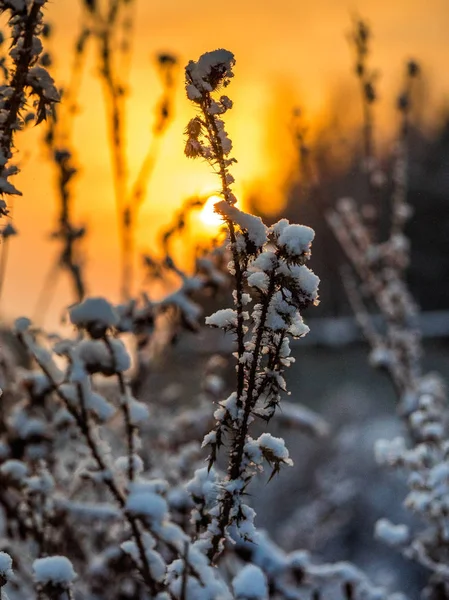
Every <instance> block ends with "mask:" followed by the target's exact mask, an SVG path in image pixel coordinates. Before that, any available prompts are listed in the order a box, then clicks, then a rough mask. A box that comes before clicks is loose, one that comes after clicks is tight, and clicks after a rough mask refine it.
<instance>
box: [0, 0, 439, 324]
mask: <svg viewBox="0 0 449 600" xmlns="http://www.w3.org/2000/svg"><path fill="white" fill-rule="evenodd" d="M135 1H136V7H137V8H136V10H137V15H136V20H135V39H134V51H133V60H132V68H131V76H130V86H129V87H130V92H129V98H128V101H127V108H128V112H127V157H128V171H129V176H130V177H129V181H130V183H132V181H133V180H134V178H135V176H136V174H137V173H138V171H139V167H140V164H141V162H142V160H143V157H144V156H145V153H146V151H147V149H148V147H149V145H150V143H151V136H152V126H153V120H154V111H155V107H156V106H157V102H158V98H159V94H160V84H159V81H158V78H157V75H156V73H155V69H154V64H153V63H152V60H153V57H154V56H155V54H156V53H157V52H159V51H161V50H162V51H165V50H167V51H170V52H174V53H175V54H177V55H178V56H179V60H180V65H181V68H180V69H179V71H178V80H177V88H176V97H175V118H174V120H173V121H172V123H171V124H170V127H169V129H168V131H167V133H166V135H164V137H163V139H162V140H161V145H160V152H159V155H158V158H157V162H156V165H155V170H154V174H153V176H152V179H151V181H150V185H149V189H148V195H147V198H146V200H145V203H144V204H143V206H142V210H141V214H140V219H139V227H138V231H137V245H138V248H139V249H142V250H143V249H145V248H153V247H154V245H155V244H156V243H157V240H158V237H157V236H158V232H160V231H161V230H162V229H163V228H164V227H165V226H166V225H167V224H168V223H170V222H171V218H172V214H173V212H174V211H175V210H177V209H178V208H179V207H180V206H181V205H182V203H183V201H184V200H185V198H188V197H191V196H194V195H196V194H198V195H200V194H202V193H204V190H208V195H209V196H213V195H214V192H213V190H216V189H217V188H218V186H219V181H218V179H217V176H216V175H215V174H214V173H212V172H211V170H210V168H209V167H208V166H207V165H206V164H205V163H204V162H203V161H193V160H189V159H187V158H186V157H185V156H184V153H183V149H184V135H183V132H184V129H185V126H186V124H187V122H188V120H189V119H190V118H191V117H192V116H193V115H194V114H195V109H194V107H193V106H192V105H191V104H190V103H189V102H188V101H187V99H186V98H185V93H184V89H183V82H182V78H183V65H184V64H186V63H187V62H188V60H189V59H197V58H198V56H199V55H200V54H202V53H203V52H205V51H207V50H210V49H213V48H217V47H226V48H229V49H230V50H232V51H233V52H234V53H235V55H236V59H237V62H236V67H235V78H234V79H233V81H232V84H231V86H230V87H229V90H228V92H227V93H228V95H229V96H230V97H231V98H232V99H233V101H234V108H233V109H232V110H231V111H230V112H229V116H228V114H227V115H226V129H227V131H228V132H229V135H230V137H231V139H232V140H233V152H232V155H233V156H235V158H236V159H237V160H238V163H237V164H236V165H235V166H233V167H232V173H233V175H234V177H235V179H236V185H235V192H236V194H237V196H238V197H239V198H240V199H241V201H242V204H243V205H245V202H246V201H247V199H248V197H249V196H250V195H254V194H258V196H260V199H261V202H262V203H263V206H264V210H265V209H266V212H270V210H272V209H273V208H275V207H277V206H280V205H282V201H283V193H284V182H285V181H286V180H287V178H288V177H291V176H292V173H293V174H294V172H295V164H296V162H295V161H296V154H295V147H294V143H293V140H292V133H291V129H290V127H291V114H292V110H293V108H294V107H295V106H301V107H302V108H303V109H304V114H305V118H306V121H307V122H308V123H309V125H310V135H311V138H312V141H313V139H314V138H315V137H319V135H320V131H322V130H323V129H325V126H326V124H328V123H329V122H330V121H331V120H332V119H333V118H334V116H335V113H336V114H337V116H338V117H339V118H340V119H341V120H342V121H343V123H344V125H345V128H346V130H350V131H357V130H356V129H355V128H356V127H358V126H359V125H360V112H361V111H360V106H359V98H358V87H357V82H356V81H355V78H354V77H353V74H352V70H353V64H352V62H353V57H352V55H351V52H350V50H349V48H348V44H347V40H346V39H345V34H346V33H347V31H348V30H349V28H350V25H351V20H350V19H351V15H352V14H353V12H356V13H357V14H360V15H361V16H362V17H364V18H365V17H366V18H367V20H368V21H369V23H370V25H371V27H372V30H373V34H374V39H373V44H372V45H373V55H372V58H371V59H370V61H371V64H372V66H373V67H376V68H379V70H380V71H381V78H380V81H379V84H380V88H381V104H380V105H379V110H378V114H377V122H378V125H379V128H380V131H386V130H388V128H390V130H392V129H393V128H392V127H391V126H392V124H394V118H395V117H394V108H393V107H394V99H395V95H396V92H397V90H398V87H399V85H400V81H401V76H402V67H403V64H404V61H405V60H407V59H408V58H410V57H411V56H412V57H414V58H416V59H417V60H419V61H420V62H421V63H422V66H423V71H424V74H425V78H426V80H427V81H428V82H429V84H428V86H427V87H426V88H425V94H426V96H425V99H424V105H423V106H424V109H425V114H424V115H423V118H424V120H426V119H427V121H428V122H430V120H431V119H432V118H433V117H434V115H435V114H436V112H437V111H438V109H439V107H441V106H442V105H443V104H444V101H445V100H446V101H447V99H448V98H449V71H448V69H447V68H446V60H445V57H446V56H448V55H449V36H447V16H448V5H447V0H426V2H425V3H424V0H398V1H397V2H395V3H393V2H390V3H380V2H378V0H351V2H350V3H347V2H346V1H340V0H316V2H314V3H313V4H312V5H311V4H308V5H307V6H305V5H304V4H303V3H298V2H297V1H296V0H280V1H279V2H277V3H274V4H273V3H268V2H266V3H260V2H256V0H245V1H244V2H242V1H241V0H228V2H227V3H226V8H223V11H222V13H221V16H220V25H219V27H218V26H217V14H216V12H217V10H220V9H219V7H217V9H216V10H214V11H211V9H210V2H206V0H194V2H193V3H191V2H189V3H187V2H184V1H183V0H168V1H166V2H158V1H157V2H151V3H150V2H147V1H146V0H135ZM47 14H48V17H49V20H50V21H51V22H52V24H53V25H54V31H55V37H54V39H53V40H52V41H51V48H50V50H51V53H52V56H53V58H54V68H53V71H52V72H53V75H54V76H55V79H56V81H57V82H58V83H60V84H64V83H65V82H67V80H68V78H69V73H70V66H71V60H72V48H73V45H74V41H75V39H76V35H77V25H78V22H79V8H78V2H75V1H74V0H58V2H53V3H49V5H48V9H47ZM96 73H97V64H96V57H95V52H94V49H93V48H90V49H89V52H88V55H87V64H86V67H85V69H84V74H83V78H82V81H81V87H80V95H79V107H80V110H79V114H78V115H77V117H76V121H75V131H74V139H73V143H74V148H75V151H76V159H77V163H78V164H79V167H80V173H79V175H78V177H77V179H76V181H75V182H74V186H73V193H74V197H75V198H76V202H75V215H74V217H75V220H76V222H77V223H79V222H81V223H84V224H86V226H87V228H88V231H89V233H88V237H87V238H86V244H85V250H84V252H85V263H86V269H87V288H88V292H89V293H91V294H96V295H100V294H101V295H106V296H108V297H110V298H111V300H113V301H117V300H118V289H119V285H118V281H119V270H120V254H119V238H118V230H117V217H116V213H115V200H114V189H113V184H112V170H111V161H110V152H109V147H108V133H107V126H106V118H105V114H104V100H103V97H102V90H101V84H100V83H99V81H98V79H97V77H96ZM43 135H44V131H43V128H42V127H41V126H39V127H36V128H33V129H32V130H30V131H26V132H24V133H23V134H21V135H20V136H19V137H18V139H17V147H18V150H19V152H18V155H17V156H18V160H19V163H20V165H21V168H22V173H21V174H20V175H19V176H17V178H16V181H15V183H16V185H17V187H18V188H19V189H20V190H21V191H22V192H23V196H22V197H20V198H17V199H15V208H14V217H13V219H14V220H13V222H14V226H15V227H16V228H17V230H18V231H19V233H20V236H18V237H17V238H14V239H13V240H12V241H11V248H10V260H9V265H8V273H7V278H6V282H5V288H4V296H3V298H2V306H1V310H2V314H3V315H5V316H6V317H8V318H12V317H16V316H18V315H22V314H26V315H32V313H33V310H34V304H35V298H36V296H37V294H38V293H39V290H40V289H41V288H42V285H43V281H44V278H45V275H46V273H47V272H48V270H49V268H51V265H52V264H53V263H54V261H55V260H56V256H57V252H56V250H57V246H56V244H55V243H54V242H52V243H50V242H49V232H50V231H51V230H52V229H53V227H54V223H55V217H56V214H57V206H56V200H55V193H54V188H53V186H54V173H53V171H52V169H51V167H50V165H49V163H48V161H47V160H46V159H45V158H44V151H43V150H42V147H41V144H40V140H41V138H42V136H43ZM207 206H208V208H207V209H206V207H205V208H204V209H203V211H201V213H199V214H198V215H197V218H196V220H197V221H198V223H197V224H194V225H193V235H196V232H197V233H198V235H201V236H203V235H206V234H207V232H211V231H212V230H213V227H215V226H216V225H215V223H212V220H213V219H215V215H214V214H213V213H212V214H211V213H210V212H209V211H210V209H211V207H210V206H209V201H208V205H207ZM206 210H207V211H208V212H204V211H206ZM218 221H219V219H218ZM138 262H139V261H138V258H137V257H136V275H137V278H136V279H137V281H136V286H135V287H136V290H137V289H139V282H140V281H141V280H142V274H141V273H140V272H139V271H138V267H137V265H138ZM71 302H72V296H71V292H70V288H69V285H68V283H67V277H66V275H65V274H62V275H60V277H59V280H58V284H57V289H56V292H55V298H54V300H53V303H52V306H53V307H55V309H56V311H55V315H56V317H55V318H54V320H53V321H52V322H51V323H50V324H51V325H54V326H56V323H57V321H58V320H59V316H60V314H61V312H62V309H63V307H64V306H67V305H68V304H70V303H71Z"/></svg>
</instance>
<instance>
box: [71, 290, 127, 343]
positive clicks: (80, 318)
mask: <svg viewBox="0 0 449 600" xmlns="http://www.w3.org/2000/svg"><path fill="white" fill-rule="evenodd" d="M69 314H70V320H71V322H72V323H73V324H74V325H76V326H77V327H79V328H84V329H86V330H87V331H88V333H89V334H90V335H91V336H92V337H93V338H100V337H103V336H104V334H105V333H106V331H107V330H108V329H109V328H111V327H115V326H116V325H117V324H118V322H119V315H118V313H117V311H116V310H115V308H114V307H113V306H112V305H111V304H110V303H109V302H108V301H107V300H105V298H86V299H85V300H83V301H82V302H80V303H79V304H76V305H75V306H72V307H71V308H70V309H69Z"/></svg>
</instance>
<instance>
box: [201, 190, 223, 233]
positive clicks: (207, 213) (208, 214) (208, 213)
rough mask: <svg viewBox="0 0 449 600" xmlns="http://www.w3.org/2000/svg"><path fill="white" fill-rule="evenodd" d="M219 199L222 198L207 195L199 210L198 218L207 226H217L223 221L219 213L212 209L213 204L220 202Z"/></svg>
mask: <svg viewBox="0 0 449 600" xmlns="http://www.w3.org/2000/svg"><path fill="white" fill-rule="evenodd" d="M220 200H222V198H220V196H209V198H208V199H207V200H206V204H205V205H204V206H203V209H202V210H201V212H200V219H201V221H202V223H203V224H204V225H207V226H208V227H219V226H220V225H221V224H222V223H223V221H222V219H221V217H220V215H217V213H216V212H215V210H214V206H215V204H216V203H217V202H220Z"/></svg>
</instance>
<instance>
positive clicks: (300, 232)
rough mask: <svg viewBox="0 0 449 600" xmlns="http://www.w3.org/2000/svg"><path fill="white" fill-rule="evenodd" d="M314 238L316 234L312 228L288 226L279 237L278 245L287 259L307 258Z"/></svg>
mask: <svg viewBox="0 0 449 600" xmlns="http://www.w3.org/2000/svg"><path fill="white" fill-rule="evenodd" d="M314 237H315V232H314V230H313V229H312V228H311V227H306V226H305V225H287V226H286V227H285V228H284V230H283V231H282V233H281V235H280V236H279V238H278V240H277V244H278V246H279V248H280V249H281V250H283V251H284V252H285V254H286V256H287V258H299V257H302V256H305V257H307V256H308V255H309V253H310V247H311V244H312V241H313V239H314Z"/></svg>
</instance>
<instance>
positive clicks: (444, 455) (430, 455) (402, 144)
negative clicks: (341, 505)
mask: <svg viewBox="0 0 449 600" xmlns="http://www.w3.org/2000/svg"><path fill="white" fill-rule="evenodd" d="M418 73H419V67H418V65H417V64H416V63H415V62H414V61H410V62H409V63H408V64H407V67H406V78H405V85H404V89H403V92H402V93H401V95H400V96H399V99H398V103H397V108H398V110H399V114H400V131H399V139H398V141H397V144H396V149H395V166H394V172H393V194H392V199H391V219H390V231H389V235H388V237H387V239H386V240H385V241H383V242H376V241H375V240H374V239H373V236H372V232H371V231H370V229H369V227H367V225H366V223H365V222H364V220H363V217H362V216H361V214H360V211H359V210H358V209H357V206H356V203H355V202H354V201H353V200H352V199H349V198H344V199H342V200H340V201H339V202H338V204H337V207H336V209H335V210H334V211H333V212H332V213H331V214H330V215H329V218H328V220H329V223H330V226H331V228H332V230H333V231H334V234H335V236H336V238H337V239H338V241H339V242H340V245H341V247H342V249H343V250H344V252H345V254H346V256H347V258H348V260H349V262H350V264H351V266H352V267H353V271H354V273H355V277H357V279H356V278H355V277H354V275H352V274H349V273H346V275H345V283H346V289H347V293H348V298H349V301H350V303H351V305H352V308H353V310H354V313H355V316H356V318H357V320H358V322H359V325H360V327H361V329H362V331H363V333H364V336H365V338H366V339H367V341H368V342H369V344H370V346H371V354H370V361H371V363H372V365H373V366H376V367H380V368H382V369H384V370H385V371H386V372H387V373H388V375H389V376H390V378H391V380H392V383H393V385H394V388H395V391H396V394H397V399H398V410H399V413H400V415H401V416H402V417H403V419H404V422H405V425H406V426H407V430H408V439H405V438H403V437H400V438H396V439H394V440H392V441H386V440H380V441H379V442H378V444H377V446H376V457H377V459H378V461H379V462H380V463H381V464H384V465H387V466H389V467H394V468H398V469H400V470H402V471H405V473H406V474H407V483H408V486H409V494H408V495H407V497H406V499H405V502H404V504H405V506H406V507H407V508H408V509H409V510H411V511H412V512H413V513H414V514H416V515H418V516H419V517H420V521H421V523H422V527H421V528H419V527H418V528H417V529H416V531H409V529H408V527H407V526H405V525H393V524H391V523H390V522H389V521H388V520H386V519H382V520H381V521H379V522H378V524H377V527H376V536H377V537H379V538H380V539H383V540H384V541H386V542H387V543H389V544H391V545H392V546H395V547H398V548H400V549H401V550H402V551H403V553H404V554H405V555H406V556H408V557H411V558H414V559H416V560H417V561H418V562H420V563H421V564H422V565H424V566H425V567H427V568H428V569H429V570H430V571H431V573H432V574H433V576H432V579H431V586H433V588H434V591H435V590H437V591H438V592H439V593H443V596H437V597H446V596H447V594H448V593H449V588H448V585H447V581H448V575H449V555H448V554H447V542H448V540H449V529H448V521H447V508H448V506H447V499H448V497H449V496H448V494H449V487H448V482H449V479H448V473H449V463H448V423H449V413H448V406H447V395H446V390H445V386H444V383H443V381H442V379H441V378H440V376H439V375H437V374H434V373H425V372H424V371H423V365H422V356H423V350H422V345H421V339H420V331H419V327H418V324H417V318H418V307H417V306H416V304H415V302H414V299H413V297H412V295H411V293H410V290H409V288H408V285H407V281H406V269H407V267H408V264H409V261H410V242H409V240H408V238H407V237H406V235H405V233H404V227H405V224H406V222H407V220H408V219H409V218H410V216H411V214H412V209H411V206H410V205H409V204H408V202H407V178H408V173H407V165H408V160H407V151H408V147H407V142H408V133H409V119H410V109H411V101H412V97H411V91H412V87H413V84H414V81H415V79H416V77H417V75H418ZM371 307H373V308H375V309H377V311H378V312H379V313H380V315H381V317H382V326H381V327H379V326H378V325H377V324H376V322H375V321H374V320H373V318H372V314H371V312H370V309H371ZM432 597H433V596H432Z"/></svg>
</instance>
